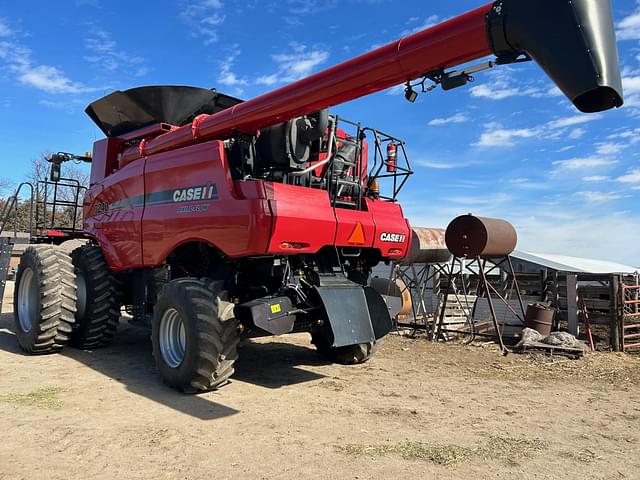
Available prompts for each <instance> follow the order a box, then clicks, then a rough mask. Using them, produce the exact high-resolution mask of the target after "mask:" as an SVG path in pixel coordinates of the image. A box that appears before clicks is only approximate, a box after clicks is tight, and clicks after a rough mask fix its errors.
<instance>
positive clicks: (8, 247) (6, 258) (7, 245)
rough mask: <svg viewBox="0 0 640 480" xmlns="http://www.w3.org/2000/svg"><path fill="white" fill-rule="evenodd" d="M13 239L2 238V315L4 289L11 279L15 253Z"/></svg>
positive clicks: (0, 292) (0, 274)
mask: <svg viewBox="0 0 640 480" xmlns="http://www.w3.org/2000/svg"><path fill="white" fill-rule="evenodd" d="M12 239H13V238H12V237H0V314H1V313H2V303H3V300H4V289H5V287H6V286H7V278H8V277H9V262H10V261H11V253H12V252H13V245H14V243H13V242H12V241H11V240H12Z"/></svg>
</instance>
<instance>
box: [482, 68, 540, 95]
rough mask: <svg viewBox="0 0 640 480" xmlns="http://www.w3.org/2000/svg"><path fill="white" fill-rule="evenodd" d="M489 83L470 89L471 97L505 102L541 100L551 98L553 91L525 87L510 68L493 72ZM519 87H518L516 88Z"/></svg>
mask: <svg viewBox="0 0 640 480" xmlns="http://www.w3.org/2000/svg"><path fill="white" fill-rule="evenodd" d="M487 77H488V79H489V80H488V81H487V83H483V84H481V85H477V86H475V87H472V88H471V89H470V92H471V96H472V97H476V98H486V99H488V100H504V99H507V98H512V97H534V98H541V97H545V96H549V94H550V92H551V90H549V89H541V88H538V87H537V86H534V85H525V84H522V82H521V81H517V80H516V79H514V78H513V75H512V73H511V71H510V70H509V69H508V68H504V67H503V68H501V69H499V70H493V71H492V72H490V73H489V74H488V75H487ZM516 85H518V86H516Z"/></svg>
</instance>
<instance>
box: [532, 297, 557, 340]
mask: <svg viewBox="0 0 640 480" xmlns="http://www.w3.org/2000/svg"><path fill="white" fill-rule="evenodd" d="M555 316H556V311H555V309H553V308H549V307H547V306H546V305H541V304H531V305H528V306H527V312H526V315H525V317H524V326H525V328H531V329H533V330H535V331H536V332H538V333H539V334H540V335H542V336H543V337H548V336H549V335H550V334H551V330H552V329H553V321H554V319H555Z"/></svg>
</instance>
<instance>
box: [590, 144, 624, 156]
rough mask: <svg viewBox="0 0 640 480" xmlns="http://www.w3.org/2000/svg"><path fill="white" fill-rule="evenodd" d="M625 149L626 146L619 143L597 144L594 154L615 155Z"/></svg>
mask: <svg viewBox="0 0 640 480" xmlns="http://www.w3.org/2000/svg"><path fill="white" fill-rule="evenodd" d="M625 148H627V145H624V144H621V143H598V144H596V152H597V153H598V154H599V155H616V154H618V153H620V152H621V151H623V150H624V149H625Z"/></svg>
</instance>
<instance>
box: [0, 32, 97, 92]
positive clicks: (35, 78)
mask: <svg viewBox="0 0 640 480" xmlns="http://www.w3.org/2000/svg"><path fill="white" fill-rule="evenodd" d="M0 60H1V61H2V63H4V66H5V68H6V70H7V71H8V72H10V73H11V74H13V75H14V76H15V78H16V79H17V80H18V82H20V83H22V84H23V85H26V86H29V87H33V88H36V89H38V90H42V91H44V92H47V93H70V94H77V93H86V92H92V91H95V90H96V89H95V88H91V87H88V86H86V85H84V84H82V83H80V82H76V81H73V80H71V79H70V78H68V77H67V76H66V74H65V73H64V72H63V71H62V70H60V69H59V68H57V67H55V66H52V65H40V64H37V63H35V62H34V61H33V59H32V52H31V50H29V49H28V48H26V47H24V46H23V45H21V44H19V43H16V42H8V41H0Z"/></svg>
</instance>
